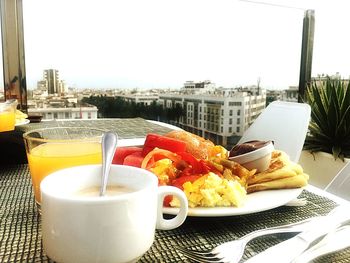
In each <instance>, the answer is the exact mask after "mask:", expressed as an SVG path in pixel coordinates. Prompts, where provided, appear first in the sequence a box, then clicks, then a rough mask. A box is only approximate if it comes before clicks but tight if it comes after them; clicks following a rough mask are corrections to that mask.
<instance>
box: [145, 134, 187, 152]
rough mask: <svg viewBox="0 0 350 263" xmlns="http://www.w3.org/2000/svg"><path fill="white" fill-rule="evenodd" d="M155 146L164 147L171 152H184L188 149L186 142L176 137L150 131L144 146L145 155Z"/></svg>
mask: <svg viewBox="0 0 350 263" xmlns="http://www.w3.org/2000/svg"><path fill="white" fill-rule="evenodd" d="M154 148H159V149H164V150H168V151H171V152H183V151H185V149H186V143H185V142H183V141H180V140H177V139H174V138H170V137H165V136H162V135H159V134H154V133H149V134H147V136H146V140H145V144H144V146H143V151H142V153H143V155H144V156H146V155H147V154H148V153H149V152H150V151H152V150H153V149H154Z"/></svg>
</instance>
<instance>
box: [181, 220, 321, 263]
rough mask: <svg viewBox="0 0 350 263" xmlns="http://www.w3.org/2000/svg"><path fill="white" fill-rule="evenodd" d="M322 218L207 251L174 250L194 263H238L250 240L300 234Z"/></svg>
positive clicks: (267, 230)
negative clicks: (274, 235)
mask: <svg viewBox="0 0 350 263" xmlns="http://www.w3.org/2000/svg"><path fill="white" fill-rule="evenodd" d="M322 218H323V217H322V216H320V217H313V218H308V219H306V220H303V221H300V222H297V223H291V224H288V225H282V226H277V227H272V228H265V229H260V230H256V231H254V232H251V233H248V234H246V235H245V236H243V237H241V238H239V239H237V240H233V241H229V242H226V243H223V244H221V245H219V246H217V247H215V248H214V249H212V250H209V251H196V250H190V249H186V248H182V247H176V249H177V250H178V251H179V252H181V253H182V254H183V255H184V256H186V257H187V258H189V259H192V260H193V261H196V262H203V263H211V262H231V263H235V262H239V260H240V259H241V258H242V256H243V253H244V250H245V247H246V245H247V243H248V242H249V241H251V240H252V239H254V238H257V237H260V236H264V235H270V234H278V233H293V232H294V233H295V232H302V231H305V230H307V229H308V228H310V227H311V225H313V224H317V222H318V220H321V219H322Z"/></svg>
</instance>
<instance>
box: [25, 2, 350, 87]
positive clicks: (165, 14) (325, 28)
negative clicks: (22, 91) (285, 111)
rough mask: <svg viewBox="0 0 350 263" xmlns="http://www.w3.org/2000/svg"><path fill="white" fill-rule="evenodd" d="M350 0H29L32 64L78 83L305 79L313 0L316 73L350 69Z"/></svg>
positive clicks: (232, 83)
mask: <svg viewBox="0 0 350 263" xmlns="http://www.w3.org/2000/svg"><path fill="white" fill-rule="evenodd" d="M347 2H348V1H347V0H327V1H326V0H318V1H317V0H315V1H311V0H264V1H248V0H176V1H175V0H128V1H126V0H74V1H71V0H35V1H33V0H23V10H24V11H23V12H24V32H25V33H24V34H25V39H24V41H25V56H26V74H27V80H28V83H27V84H28V87H29V88H34V87H36V82H37V81H38V80H40V79H41V78H42V75H43V70H44V69H48V68H54V69H57V70H59V72H60V77H61V79H63V80H65V82H66V84H67V86H70V87H75V88H96V89H97V88H120V89H122V88H140V89H143V88H144V89H149V88H180V87H182V86H183V83H184V82H185V81H188V80H193V81H203V80H211V81H212V82H214V83H216V85H217V86H224V87H236V86H241V85H243V86H244V85H256V84H257V83H258V81H259V82H260V85H261V86H262V87H265V88H269V89H286V88H288V87H289V86H293V85H294V86H296V85H298V82H299V68H300V56H301V41H302V26H303V17H304V12H305V10H306V9H314V10H315V38H314V52H313V70H312V75H313V76H317V74H322V73H323V74H329V75H333V74H335V73H336V72H339V73H340V74H341V76H342V77H345V78H348V77H349V75H350V67H349V62H348V61H349V58H350V49H349V48H348V47H349V46H350V39H349V37H347V36H346V34H347V32H348V25H349V24H350V16H348V14H347V13H348V10H349V8H348V7H349V6H350V3H349V4H348V3H347Z"/></svg>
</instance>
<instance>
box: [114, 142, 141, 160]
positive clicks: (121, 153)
mask: <svg viewBox="0 0 350 263" xmlns="http://www.w3.org/2000/svg"><path fill="white" fill-rule="evenodd" d="M135 152H142V148H141V147H136V146H133V147H118V148H117V150H116V151H115V153H114V157H113V161H112V163H113V164H123V162H124V159H125V157H126V156H128V155H130V154H132V153H135Z"/></svg>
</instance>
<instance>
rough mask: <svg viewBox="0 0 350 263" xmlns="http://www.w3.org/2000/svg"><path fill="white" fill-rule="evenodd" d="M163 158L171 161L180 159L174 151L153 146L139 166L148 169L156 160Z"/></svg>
mask: <svg viewBox="0 0 350 263" xmlns="http://www.w3.org/2000/svg"><path fill="white" fill-rule="evenodd" d="M165 158H167V159H170V160H171V161H173V162H179V161H180V160H181V157H180V156H178V155H177V154H176V153H173V152H170V151H168V150H164V149H158V148H154V149H153V150H152V151H150V152H149V153H148V154H147V155H146V156H145V157H144V159H143V161H142V164H141V168H144V169H149V168H150V167H152V165H153V164H154V163H155V162H156V161H158V160H161V159H165Z"/></svg>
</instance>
